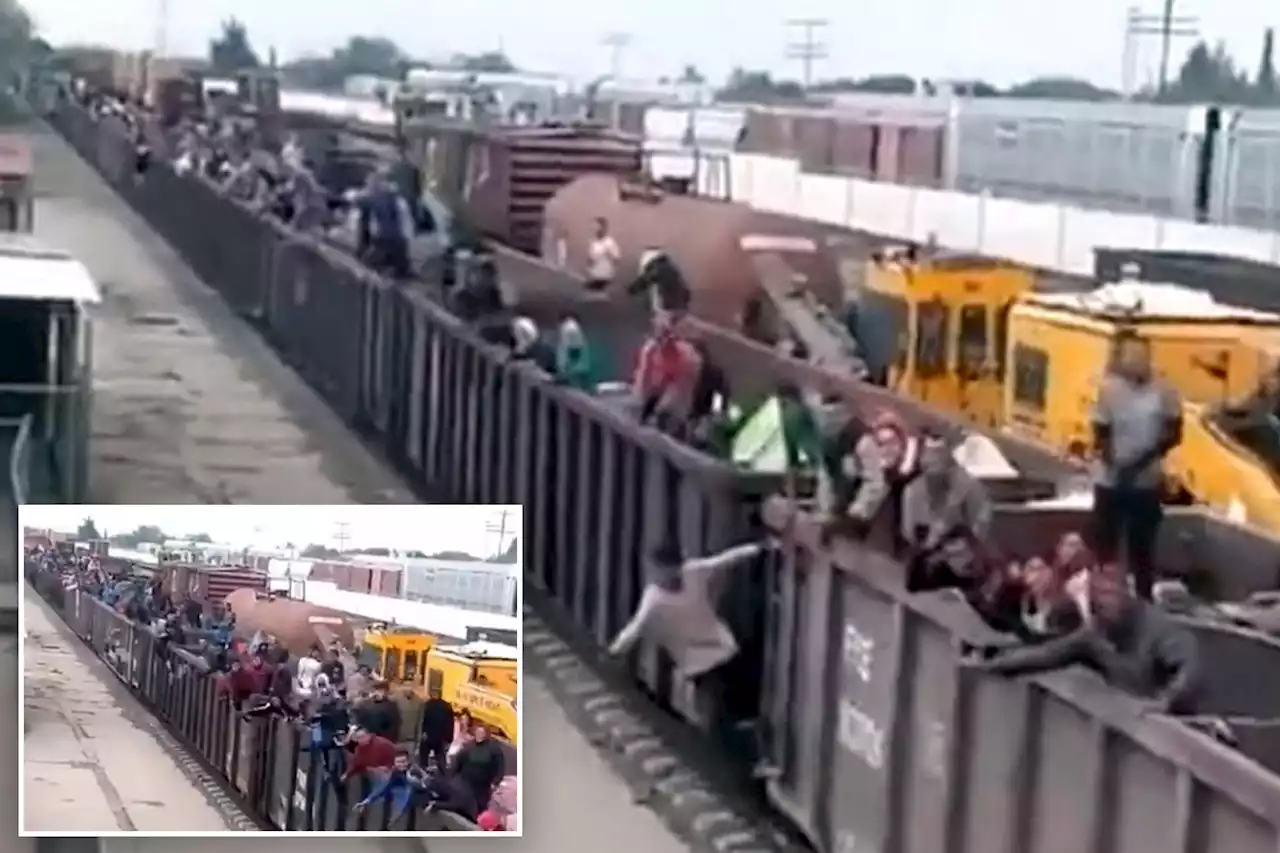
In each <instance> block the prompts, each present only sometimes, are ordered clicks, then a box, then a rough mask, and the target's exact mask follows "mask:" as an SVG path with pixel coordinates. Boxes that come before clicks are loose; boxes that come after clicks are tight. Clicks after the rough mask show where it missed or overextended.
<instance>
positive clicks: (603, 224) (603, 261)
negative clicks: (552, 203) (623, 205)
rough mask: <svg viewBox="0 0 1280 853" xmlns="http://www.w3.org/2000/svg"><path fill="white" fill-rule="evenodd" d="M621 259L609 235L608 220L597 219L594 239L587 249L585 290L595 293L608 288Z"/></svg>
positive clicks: (619, 250) (611, 236)
mask: <svg viewBox="0 0 1280 853" xmlns="http://www.w3.org/2000/svg"><path fill="white" fill-rule="evenodd" d="M621 257H622V250H621V249H619V248H618V241H617V240H615V239H613V235H612V234H610V233H609V220H607V219H605V218H604V217H603V216H601V217H599V218H598V219H596V236H595V239H593V240H592V241H591V245H590V246H589V247H588V248H587V289H588V290H591V291H593V292H596V291H601V290H605V289H606V288H608V287H609V285H610V284H612V283H613V279H614V276H615V275H617V272H618V260H619V259H620V258H621Z"/></svg>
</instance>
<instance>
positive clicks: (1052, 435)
mask: <svg viewBox="0 0 1280 853" xmlns="http://www.w3.org/2000/svg"><path fill="white" fill-rule="evenodd" d="M1128 335H1136V336H1138V337H1140V338H1141V339H1143V340H1144V341H1146V342H1147V343H1148V344H1149V345H1150V347H1151V354H1152V360H1153V364H1154V367H1155V370H1156V373H1157V374H1158V375H1159V376H1161V377H1162V378H1163V379H1164V380H1165V381H1167V382H1169V383H1170V384H1171V385H1173V386H1174V387H1175V388H1177V389H1178V391H1179V393H1180V394H1181V395H1182V398H1183V401H1184V423H1185V424H1186V428H1185V430H1184V440H1183V442H1182V444H1181V445H1180V446H1179V447H1178V448H1177V449H1175V450H1174V451H1173V452H1172V453H1171V454H1170V455H1169V458H1168V460H1167V461H1166V465H1165V471H1166V473H1167V475H1168V476H1169V479H1170V486H1171V489H1172V491H1174V492H1176V493H1178V494H1181V495H1183V496H1186V497H1191V498H1194V499H1195V500H1197V501H1199V502H1201V503H1204V504H1207V505H1209V506H1211V507H1213V508H1214V509H1216V510H1218V511H1219V512H1222V513H1224V514H1232V513H1236V514H1238V513H1239V512H1240V511H1241V508H1242V507H1244V508H1245V511H1246V512H1248V513H1251V514H1252V515H1253V516H1255V521H1256V522H1257V523H1260V524H1262V525H1263V526H1266V527H1269V528H1271V529H1280V491H1278V490H1277V488H1276V485H1275V478H1274V476H1273V475H1272V474H1271V473H1270V471H1269V470H1268V466H1267V465H1265V464H1263V463H1262V462H1261V461H1260V460H1259V459H1258V458H1257V456H1256V455H1255V454H1254V453H1252V452H1251V451H1250V450H1249V448H1248V447H1244V446H1242V445H1241V442H1240V441H1239V440H1238V436H1237V437H1233V435H1232V434H1231V431H1230V430H1229V429H1227V428H1224V427H1223V426H1222V425H1221V424H1220V423H1219V422H1218V421H1219V420H1220V419H1219V418H1218V414H1219V413H1220V412H1221V411H1222V408H1223V407H1224V406H1226V405H1227V404H1229V403H1231V402H1233V401H1239V400H1241V399H1244V398H1246V397H1248V396H1249V395H1250V394H1252V393H1253V392H1254V391H1255V390H1256V389H1257V387H1258V385H1259V383H1260V381H1261V379H1262V377H1263V375H1264V373H1265V372H1266V371H1268V370H1270V369H1272V367H1273V358H1272V356H1271V353H1273V352H1276V351H1280V315H1277V314H1272V313H1268V312H1261V311H1254V310H1251V309H1247V308H1239V307H1235V306H1230V305H1223V304H1221V303H1218V302H1215V301H1214V300H1213V299H1212V298H1211V297H1210V296H1209V295H1208V294H1206V293H1203V292H1201V291H1195V290H1191V289H1189V288H1183V287H1180V286H1175V285H1162V284H1149V283H1139V282H1123V283H1120V284H1117V285H1105V286H1103V287H1101V288H1099V289H1097V290H1094V291H1090V292H1086V293H1071V294H1029V295H1027V296H1025V297H1023V298H1022V299H1020V300H1019V301H1018V303H1017V304H1016V305H1015V306H1014V308H1013V310H1012V311H1011V312H1010V315H1009V326H1008V357H1007V361H1008V364H1009V371H1008V378H1007V381H1006V383H1005V389H1004V390H1005V401H1004V402H1005V410H1006V412H1007V419H1008V424H1007V427H1008V429H1009V430H1010V431H1011V432H1013V433H1015V434H1017V435H1020V436H1022V437H1025V438H1029V439H1032V440H1035V441H1038V442H1040V443H1043V444H1045V445H1048V446H1050V447H1053V448H1055V449H1057V450H1059V451H1061V452H1063V453H1064V454H1067V455H1071V456H1076V457H1080V458H1088V457H1089V455H1090V454H1091V452H1092V444H1093V436H1092V412H1093V407H1094V403H1095V401H1096V399H1097V389H1098V385H1099V382H1100V380H1101V378H1102V376H1103V374H1104V373H1105V371H1106V369H1107V365H1108V363H1109V362H1110V360H1111V357H1112V353H1113V350H1114V348H1115V345H1116V343H1117V341H1118V340H1120V339H1121V338H1123V337H1124V336H1128ZM1270 507H1274V509H1268V508H1270ZM1270 515H1274V520H1268V518H1267V516H1270Z"/></svg>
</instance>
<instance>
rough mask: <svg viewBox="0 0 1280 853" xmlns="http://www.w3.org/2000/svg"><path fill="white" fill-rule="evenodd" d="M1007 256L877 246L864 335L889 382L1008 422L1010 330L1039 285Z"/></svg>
mask: <svg viewBox="0 0 1280 853" xmlns="http://www.w3.org/2000/svg"><path fill="white" fill-rule="evenodd" d="M1035 283H1036V279H1035V275H1034V274H1033V273H1032V272H1031V271H1030V270H1028V269H1025V268H1023V267H1019V266H1016V265H1014V264H1010V263H1008V262H1005V261H1001V260H997V259H992V258H982V257H977V256H974V255H958V254H948V253H944V252H939V251H936V250H928V249H919V248H915V247H909V248H904V249H890V250H886V251H883V252H880V253H878V254H877V256H876V257H875V258H873V259H872V261H871V262H870V264H869V266H868V270H867V275H866V278H865V286H864V288H863V290H862V294H861V296H860V298H859V302H858V343H859V345H860V347H861V348H862V349H863V350H864V351H865V352H866V353H867V356H868V363H869V364H876V365H883V366H886V367H887V380H888V386H889V387H890V388H891V389H893V390H894V391H897V392H899V393H901V394H905V395H907V396H909V397H912V398H915V399H917V400H920V401H922V402H924V403H927V404H928V405H930V406H934V407H937V408H940V409H943V410H946V411H949V412H953V413H956V414H958V415H960V416H961V417H964V418H965V419H966V420H969V421H971V422H972V423H974V424H977V425H979V426H985V427H990V428H996V427H998V426H1000V424H1001V423H1002V415H1003V401H1004V392H1003V383H1004V373H1005V370H1004V367H1005V365H1004V355H1005V330H1006V326H1007V316H1008V313H1009V310H1010V308H1011V307H1012V305H1013V303H1014V301H1015V300H1016V299H1017V298H1018V297H1019V296H1021V295H1022V294H1024V293H1028V292H1029V291H1031V289H1032V288H1033V287H1034V286H1035Z"/></svg>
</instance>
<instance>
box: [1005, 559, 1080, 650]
mask: <svg viewBox="0 0 1280 853" xmlns="http://www.w3.org/2000/svg"><path fill="white" fill-rule="evenodd" d="M1069 579H1070V576H1069V575H1065V574H1063V572H1062V571H1060V570H1059V568H1058V565H1057V564H1050V563H1049V561H1048V560H1045V559H1043V558H1041V557H1032V558H1031V559H1029V560H1027V561H1026V562H1025V563H1023V564H1021V565H1020V566H1018V567H1017V580H1018V582H1019V583H1020V585H1021V587H1022V590H1023V594H1022V624H1023V626H1024V627H1025V628H1026V633H1025V634H1020V636H1022V638H1023V639H1025V640H1032V641H1041V640H1045V639H1049V638H1053V637H1060V636H1063V635H1064V634H1069V633H1071V632H1072V631H1075V630H1078V629H1079V628H1080V627H1081V626H1083V625H1084V623H1085V612H1084V610H1083V609H1082V607H1081V604H1080V602H1079V601H1078V600H1077V599H1076V598H1074V597H1073V596H1072V594H1071V592H1070V591H1069V590H1068V588H1067V583H1068V581H1069Z"/></svg>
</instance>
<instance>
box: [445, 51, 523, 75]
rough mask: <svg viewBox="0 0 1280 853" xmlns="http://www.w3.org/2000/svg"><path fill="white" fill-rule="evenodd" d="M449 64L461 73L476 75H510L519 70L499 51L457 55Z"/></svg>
mask: <svg viewBox="0 0 1280 853" xmlns="http://www.w3.org/2000/svg"><path fill="white" fill-rule="evenodd" d="M449 64H450V65H452V66H454V67H455V68H458V69H460V70H462V71H474V72H475V73H477V74H511V73H513V72H515V71H518V70H519V69H517V68H516V65H515V63H514V62H512V61H511V58H510V57H509V56H507V55H506V54H505V53H503V52H502V51H500V50H487V51H485V52H484V53H476V54H459V55H458V56H455V57H454V58H453V61H452V62H451V63H449Z"/></svg>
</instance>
